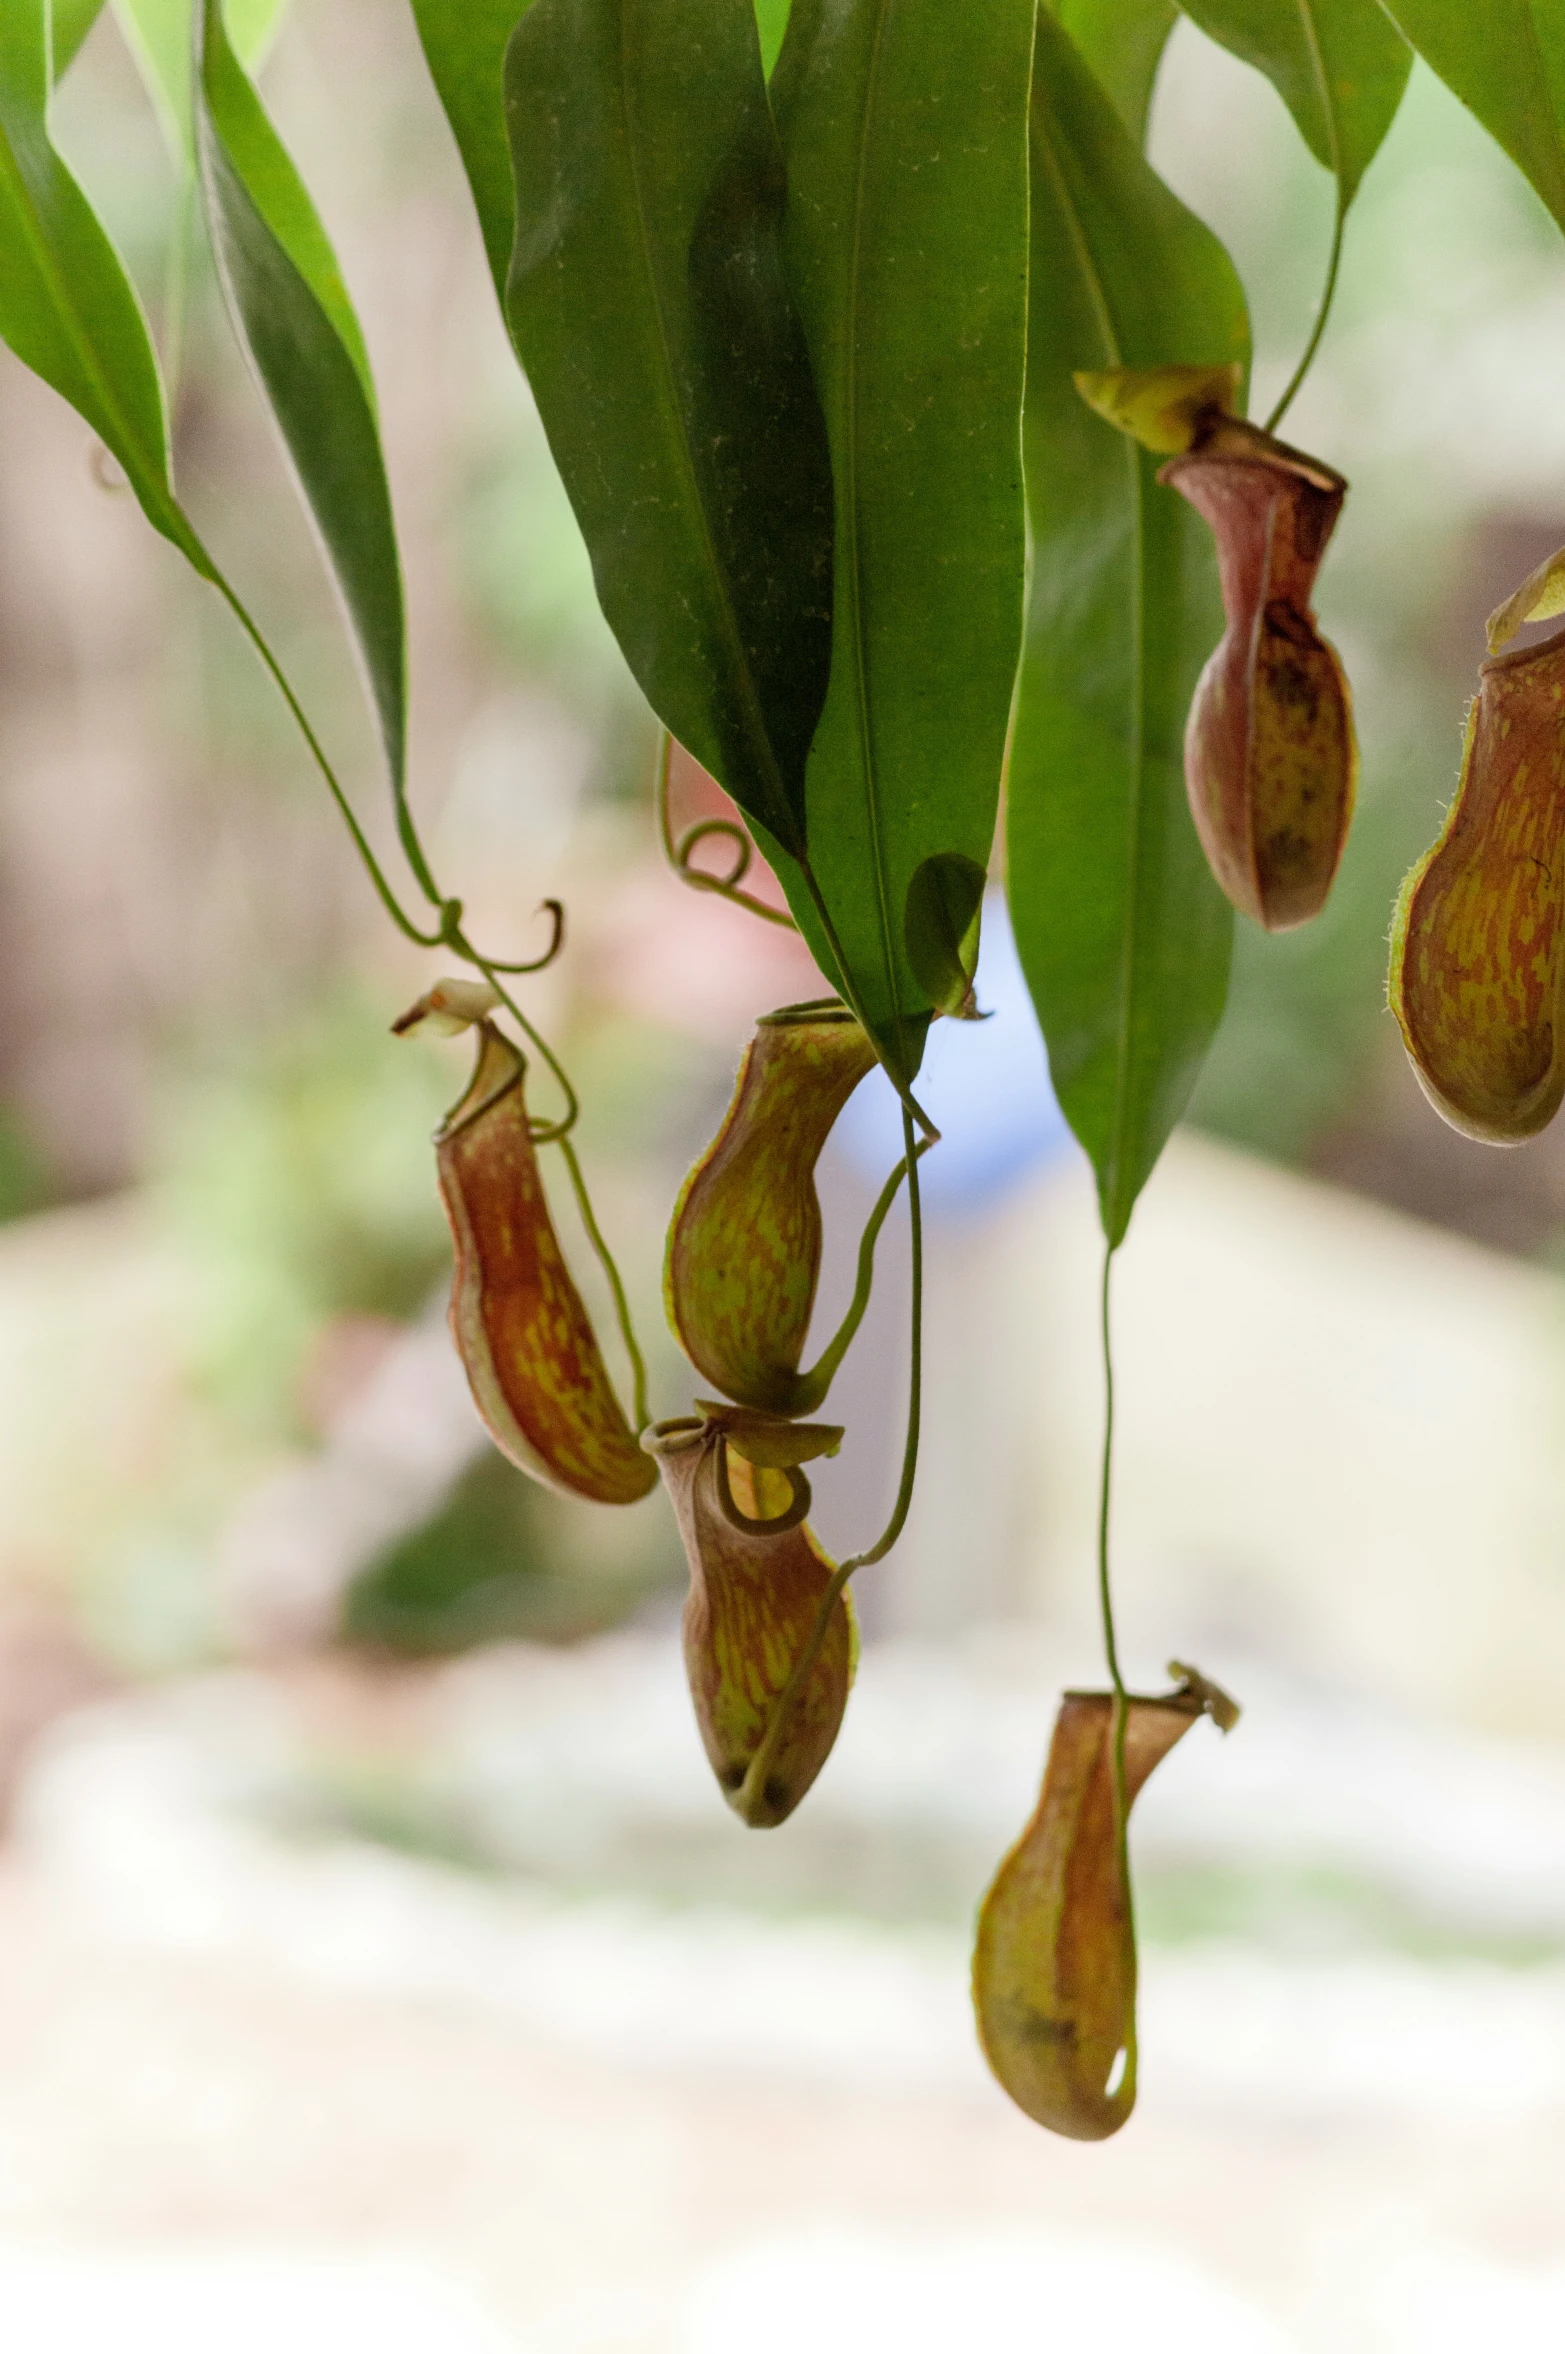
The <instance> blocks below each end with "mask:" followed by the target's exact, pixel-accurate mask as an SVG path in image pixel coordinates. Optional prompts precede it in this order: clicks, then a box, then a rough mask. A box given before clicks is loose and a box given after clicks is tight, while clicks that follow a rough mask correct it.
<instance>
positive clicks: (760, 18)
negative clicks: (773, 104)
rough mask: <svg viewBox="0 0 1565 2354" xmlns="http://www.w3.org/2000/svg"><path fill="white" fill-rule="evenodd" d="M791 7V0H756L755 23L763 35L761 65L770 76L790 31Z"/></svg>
mask: <svg viewBox="0 0 1565 2354" xmlns="http://www.w3.org/2000/svg"><path fill="white" fill-rule="evenodd" d="M790 5H791V0H755V21H756V26H757V28H758V30H759V32H760V35H761V64H762V66H763V67H764V69H765V71H766V73H767V75H768V76H770V74H771V70H772V68H773V66H774V65H775V64H776V63H777V52H778V51H779V49H781V47H782V45H783V35H784V33H785V32H786V31H787V30H788V10H789V7H790Z"/></svg>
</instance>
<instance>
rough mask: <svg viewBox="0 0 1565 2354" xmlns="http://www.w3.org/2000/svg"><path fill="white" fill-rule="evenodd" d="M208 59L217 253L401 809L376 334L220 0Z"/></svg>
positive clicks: (396, 631)
mask: <svg viewBox="0 0 1565 2354" xmlns="http://www.w3.org/2000/svg"><path fill="white" fill-rule="evenodd" d="M197 64H198V70H199V74H200V94H201V101H202V103H201V106H200V109H199V113H198V119H197V134H198V144H199V148H200V161H201V179H202V194H203V198H204V201H205V205H206V212H207V224H208V228H209V231H210V234H211V239H212V250H213V252H214V254H215V255H216V257H217V264H218V270H219V274H220V276H221V278H222V282H223V289H224V293H225V295H226V296H227V299H228V304H229V308H230V310H231V312H232V314H233V319H234V326H235V330H236V332H237V333H238V335H239V337H240V340H241V342H242V343H243V345H244V347H245V350H246V352H247V353H248V355H249V358H250V361H251V364H252V365H253V367H254V369H255V372H256V375H257V376H258V378H259V379H260V382H261V386H262V389H263V390H264V392H265V394H266V397H267V399H268V401H269V402H270V404H271V408H272V413H273V415H274V416H275V418H276V420H277V424H278V427H279V430H280V431H281V433H282V436H283V440H284V441H285V443H286V444H287V447H288V451H289V454H290V456H291V457H292V459H293V463H294V466H295V469H296V470H297V473H298V478H299V484H300V488H301V489H302V491H303V493H304V497H305V499H306V501H307V503H308V505H309V509H310V512H311V514H312V515H313V517H314V519H315V523H316V526H317V528H318V530H319V532H320V535H321V539H322V542H323V544H324V547H325V551H326V556H327V560H328V562H329V564H330V566H331V570H332V573H333V576H334V577H335V579H336V582H337V586H338V588H339V590H340V591H341V595H342V600H343V603H344V605H345V607H346V609H347V614H348V621H349V626H350V628H351V629H352V632H353V636H354V640H355V643H356V645H357V647H358V650H359V654H360V657H361V659H362V661H363V663H364V667H365V671H366V673H367V675H368V678H369V682H370V691H371V699H372V701H373V704H374V708H375V714H376V718H377V721H378V723H379V728H380V735H381V741H382V743H383V745H384V748H385V754H386V762H387V766H388V768H389V770H390V772H391V777H392V782H393V786H394V788H395V790H396V793H397V796H398V801H399V805H400V798H401V789H402V781H403V773H404V765H405V758H406V710H407V682H406V659H405V624H404V618H403V604H402V575H401V570H400V567H399V565H398V561H397V541H396V530H395V526H394V524H393V522H392V515H391V493H390V490H389V489H388V487H387V482H386V468H385V461H384V459H383V457H382V455H381V447H380V433H379V428H378V426H377V423H376V414H375V393H374V386H373V383H372V381H371V378H370V369H369V359H368V355H367V354H366V352H365V349H364V338H363V336H362V334H361V333H360V330H359V323H358V320H357V319H356V318H355V316H354V312H353V306H352V303H351V302H350V301H349V299H348V293H347V289H346V288H345V286H344V285H343V282H342V277H341V273H340V272H339V270H338V268H337V262H336V257H335V256H334V254H333V253H332V249H331V245H330V243H329V242H328V239H327V236H326V232H325V230H324V229H323V228H322V226H321V223H320V219H319V217H318V215H317V214H316V211H315V208H314V206H313V205H312V204H311V202H310V199H309V196H308V194H307V193H306V191H305V188H304V185H303V182H302V181H301V180H300V178H299V175H298V173H297V172H296V171H295V170H294V167H293V164H292V162H291V161H290V159H289V156H288V153H287V150H286V149H285V148H284V147H283V145H282V142H281V141H280V140H279V138H278V136H277V134H276V132H275V131H274V130H273V128H272V126H271V123H270V122H269V121H268V119H267V116H266V113H265V110H264V109H263V107H262V105H261V102H260V100H259V98H258V97H257V96H256V93H255V90H254V87H253V85H252V84H251V82H250V80H249V78H248V76H247V75H246V73H245V70H244V68H243V66H242V65H241V64H240V62H239V59H238V57H237V56H236V55H235V53H234V50H233V47H232V45H231V43H230V42H229V39H228V36H227V33H226V31H225V29H224V24H223V15H222V9H221V7H220V5H219V0H201V21H200V43H199V47H198V51H197ZM415 865H417V861H415Z"/></svg>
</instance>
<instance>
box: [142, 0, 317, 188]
mask: <svg viewBox="0 0 1565 2354" xmlns="http://www.w3.org/2000/svg"><path fill="white" fill-rule="evenodd" d="M197 5H198V0H114V13H115V15H116V16H117V17H118V18H119V21H120V27H121V30H122V31H123V32H124V35H125V39H126V42H127V44H128V46H129V48H130V51H131V54H132V56H133V57H134V58H135V60H136V63H137V65H138V66H139V67H140V69H141V77H142V80H143V81H144V82H145V83H146V85H147V88H148V90H149V91H150V92H151V95H152V99H153V103H154V105H155V106H156V108H157V112H158V119H159V121H160V122H161V124H162V126H163V136H164V138H165V140H166V141H167V143H168V148H169V152H170V153H171V154H172V156H173V157H174V160H175V162H176V163H177V164H180V165H181V166H183V167H184V168H185V169H186V170H187V171H193V170H194V169H195V161H196V147H195V137H196V133H195V115H194V112H193V108H192V102H191V96H192V74H191V58H192V52H193V40H194V29H193V26H192V23H191V19H192V16H193V15H194V12H195V9H196V6H197ZM285 6H286V0H228V4H227V7H226V8H225V9H224V12H223V14H224V22H225V26H226V29H227V33H228V37H229V40H230V41H231V42H232V43H233V46H234V50H235V53H236V55H237V56H238V57H239V58H240V59H241V60H242V62H243V63H244V65H245V67H246V68H247V69H249V70H253V69H254V67H255V65H256V64H257V62H258V61H259V59H260V57H261V55H262V53H263V51H264V50H265V48H266V44H267V42H268V41H269V40H270V39H271V36H272V34H273V32H274V30H275V29H276V25H277V20H278V18H279V17H280V16H281V15H282V12H283V8H284V7H285Z"/></svg>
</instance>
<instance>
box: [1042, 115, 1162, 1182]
mask: <svg viewBox="0 0 1565 2354" xmlns="http://www.w3.org/2000/svg"><path fill="white" fill-rule="evenodd" d="M1043 146H1044V154H1045V156H1046V158H1047V161H1048V165H1049V170H1050V173H1051V175H1052V177H1053V180H1054V185H1055V190H1056V193H1057V196H1058V198H1059V203H1060V210H1061V212H1062V214H1063V216H1064V220H1065V224H1066V227H1067V229H1068V231H1069V233H1070V238H1071V243H1072V245H1073V246H1074V247H1075V249H1076V258H1077V262H1078V265H1079V267H1080V269H1081V273H1082V279H1083V282H1084V284H1085V286H1086V288H1087V292H1088V295H1089V296H1090V298H1091V301H1092V306H1093V309H1094V310H1095V311H1096V313H1097V319H1098V330H1099V333H1100V334H1101V336H1102V338H1103V344H1104V350H1105V355H1106V358H1107V361H1108V365H1109V366H1110V367H1111V368H1119V367H1123V366H1124V347H1123V345H1122V343H1121V341H1120V337H1119V330H1118V327H1117V325H1116V322H1115V317H1114V309H1113V305H1112V303H1111V302H1110V300H1109V296H1108V290H1107V288H1106V287H1105V285H1104V283H1103V278H1102V274H1101V272H1100V271H1099V269H1098V266H1097V263H1096V261H1095V260H1094V258H1093V253H1092V247H1091V245H1090V243H1089V241H1088V238H1087V233H1086V230H1085V228H1084V227H1083V225H1082V220H1081V215H1080V212H1079V210H1078V208H1077V205H1076V201H1075V198H1074V197H1073V195H1072V193H1071V189H1070V183H1069V182H1068V180H1067V179H1066V176H1065V174H1064V172H1063V171H1062V170H1061V168H1060V162H1059V158H1058V156H1057V155H1056V153H1055V151H1054V145H1053V142H1052V141H1051V140H1048V139H1047V138H1046V139H1045V140H1044V142H1043ZM1125 457H1126V460H1127V463H1128V466H1129V470H1130V484H1131V512H1132V516H1133V518H1134V540H1133V551H1132V552H1133V565H1132V574H1131V578H1132V595H1131V611H1130V622H1131V669H1132V673H1133V680H1134V687H1133V707H1132V732H1131V744H1130V766H1131V775H1132V779H1133V784H1132V790H1131V792H1130V794H1129V796H1128V803H1129V806H1128V814H1127V818H1126V828H1125V832H1126V859H1125V882H1126V900H1127V903H1128V907H1129V911H1130V913H1129V920H1128V921H1127V922H1126V923H1125V924H1124V926H1123V927H1122V930H1121V946H1120V960H1119V979H1118V1015H1119V1022H1118V1052H1117V1054H1116V1056H1115V1063H1114V1105H1113V1113H1112V1117H1111V1120H1110V1126H1109V1137H1110V1144H1109V1168H1110V1171H1111V1178H1110V1182H1109V1184H1108V1185H1107V1186H1106V1187H1105V1188H1104V1190H1105V1192H1106V1194H1107V1196H1108V1203H1109V1204H1110V1205H1112V1210H1113V1217H1112V1221H1111V1222H1112V1223H1115V1224H1117V1223H1118V1213H1119V1196H1120V1187H1121V1184H1122V1181H1123V1174H1124V1172H1123V1167H1122V1162H1123V1156H1124V1151H1125V1143H1126V1130H1127V1127H1128V1125H1129V1114H1130V1066H1131V1049H1130V1008H1131V1003H1132V1000H1133V998H1134V995H1135V982H1136V961H1137V957H1138V955H1139V953H1140V942H1139V939H1138V936H1137V935H1138V929H1139V927H1138V925H1137V922H1136V918H1137V915H1138V914H1139V911H1140V904H1141V866H1142V853H1143V827H1142V824H1141V792H1142V783H1143V771H1144V769H1145V765H1146V598H1145V594H1144V588H1145V553H1146V498H1145V492H1144V488H1143V484H1142V478H1141V453H1140V451H1139V450H1138V449H1137V447H1136V445H1135V443H1134V442H1132V441H1129V440H1126V442H1125Z"/></svg>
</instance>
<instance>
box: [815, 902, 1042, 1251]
mask: <svg viewBox="0 0 1565 2354" xmlns="http://www.w3.org/2000/svg"><path fill="white" fill-rule="evenodd" d="M977 992H978V1002H979V1004H980V1005H981V1006H982V1007H983V1009H984V1011H985V1012H986V1013H987V1014H989V1016H990V1019H989V1020H988V1021H986V1022H951V1021H937V1022H935V1023H933V1024H932V1025H931V1028H930V1032H929V1046H928V1050H927V1052H926V1053H925V1056H924V1063H923V1068H922V1069H921V1071H920V1072H919V1075H918V1081H917V1085H916V1088H915V1093H916V1094H917V1096H918V1100H919V1102H920V1103H921V1104H922V1105H923V1106H924V1109H925V1110H926V1111H927V1112H928V1114H929V1116H930V1118H931V1119H932V1120H933V1121H934V1123H935V1126H936V1127H937V1128H938V1129H939V1130H940V1131H941V1140H940V1142H939V1144H937V1145H936V1147H935V1149H934V1151H933V1152H931V1153H929V1154H927V1155H926V1156H925V1158H924V1159H923V1160H922V1161H920V1163H919V1177H920V1179H921V1181H922V1195H923V1202H924V1207H925V1209H926V1210H927V1211H928V1212H929V1214H930V1215H931V1216H932V1217H935V1218H945V1219H950V1220H958V1219H965V1218H972V1217H976V1216H978V1215H981V1214H982V1213H983V1212H985V1211H988V1210H992V1209H994V1208H997V1207H998V1205H999V1204H1000V1203H1001V1202H1002V1201H1003V1200H1004V1199H1005V1198H1006V1196H1007V1195H1008V1194H1011V1193H1014V1192H1015V1191H1016V1189H1017V1188H1018V1187H1019V1186H1021V1185H1023V1184H1025V1183H1026V1181H1027V1179H1028V1178H1030V1177H1033V1176H1036V1175H1037V1174H1039V1172H1040V1171H1042V1170H1044V1169H1046V1168H1048V1167H1049V1166H1050V1164H1051V1163H1056V1162H1058V1163H1063V1162H1064V1161H1065V1160H1067V1159H1070V1158H1074V1157H1076V1156H1078V1155H1079V1154H1080V1150H1081V1148H1080V1146H1079V1145H1078V1144H1077V1142H1076V1140H1075V1138H1074V1137H1073V1136H1072V1134H1071V1132H1070V1129H1069V1128H1068V1127H1067V1125H1066V1122H1065V1115H1064V1113H1063V1112H1062V1111H1061V1110H1060V1107H1059V1105H1058V1103H1057V1102H1056V1101H1055V1097H1054V1089H1053V1088H1052V1087H1051V1086H1050V1084H1049V1066H1048V1061H1047V1058H1046V1057H1045V1054H1044V1051H1043V1040H1042V1038H1041V1037H1040V1036H1039V1033H1038V1024H1037V1021H1036V1019H1035V1018H1034V1015H1033V1010H1032V1000H1031V999H1030V997H1029V996H1028V994H1027V984H1026V981H1025V980H1024V979H1023V977H1022V968H1021V962H1020V959H1019V958H1018V956H1017V954H1016V942H1015V940H1014V938H1013V937H1012V933H1011V923H1010V917H1009V915H1008V913H1007V911H1006V907H1005V902H1004V900H1003V899H999V898H991V899H989V900H986V901H985V904H984V928H983V941H982V946H981V949H980V952H979V958H978V982H977ZM831 1141H832V1147H833V1149H834V1151H836V1152H837V1153H839V1154H840V1155H841V1157H842V1159H843V1160H844V1161H845V1162H846V1163H847V1164H848V1166H849V1167H850V1168H851V1169H852V1170H853V1171H854V1173H855V1175H857V1176H859V1177H862V1178H863V1179H864V1180H865V1182H866V1183H868V1184H870V1185H872V1186H875V1187H877V1188H878V1187H879V1186H880V1185H881V1184H882V1182H883V1181H884V1179H885V1177H886V1174H887V1172H888V1170H890V1169H891V1168H893V1167H894V1166H895V1164H896V1162H897V1161H898V1160H900V1158H901V1156H902V1112H901V1107H900V1105H899V1104H898V1102H897V1098H896V1094H895V1092H894V1090H893V1088H892V1085H891V1082H890V1080H889V1079H888V1078H887V1077H886V1074H885V1072H884V1071H881V1070H875V1071H872V1072H871V1073H870V1075H869V1077H868V1078H867V1079H866V1080H865V1081H864V1082H863V1084H862V1086H860V1087H858V1088H857V1089H856V1090H855V1091H854V1093H853V1095H852V1096H851V1097H850V1098H849V1100H848V1103H847V1106H846V1108H845V1109H844V1110H843V1112H842V1113H841V1115H840V1116H839V1118H838V1121H837V1124H836V1126H835V1128H834V1129H833V1130H832V1137H831Z"/></svg>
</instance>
